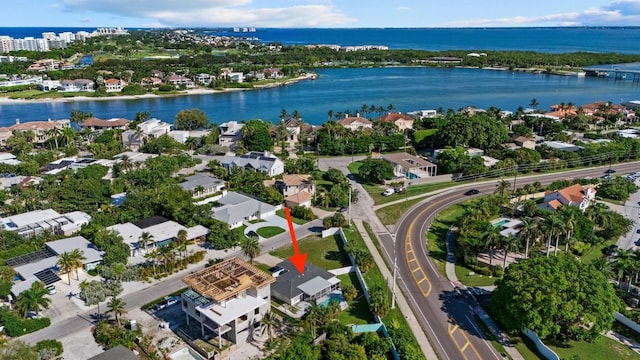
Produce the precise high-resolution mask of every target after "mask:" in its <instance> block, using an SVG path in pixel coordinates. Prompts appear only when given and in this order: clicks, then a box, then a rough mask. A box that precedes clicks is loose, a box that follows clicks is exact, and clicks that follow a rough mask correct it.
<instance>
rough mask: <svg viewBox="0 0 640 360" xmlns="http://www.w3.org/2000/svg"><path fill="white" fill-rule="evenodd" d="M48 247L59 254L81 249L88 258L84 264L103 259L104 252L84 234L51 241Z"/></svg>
mask: <svg viewBox="0 0 640 360" xmlns="http://www.w3.org/2000/svg"><path fill="white" fill-rule="evenodd" d="M46 245H47V247H48V248H49V249H51V251H53V252H54V253H56V254H57V255H60V254H62V253H65V252H72V251H73V250H75V249H78V250H80V252H81V253H82V255H83V256H84V257H85V258H86V259H84V260H82V263H83V264H90V263H94V262H97V261H101V260H102V257H103V255H104V253H103V252H102V251H100V250H98V248H97V247H96V246H95V245H93V244H92V243H90V242H89V240H87V239H85V238H84V237H82V236H74V237H70V238H66V239H60V240H55V241H50V242H48V243H47V244H46Z"/></svg>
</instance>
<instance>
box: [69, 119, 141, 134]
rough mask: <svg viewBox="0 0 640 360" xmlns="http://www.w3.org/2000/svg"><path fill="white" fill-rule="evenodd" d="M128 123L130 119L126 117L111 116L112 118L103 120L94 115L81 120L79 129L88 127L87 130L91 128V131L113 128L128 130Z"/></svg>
mask: <svg viewBox="0 0 640 360" xmlns="http://www.w3.org/2000/svg"><path fill="white" fill-rule="evenodd" d="M130 123H131V121H129V120H127V119H122V118H120V119H119V118H113V119H107V120H103V119H98V118H95V117H90V118H87V119H85V120H84V121H82V122H81V123H80V124H79V125H80V129H87V128H88V129H89V130H92V131H95V130H115V129H121V130H128V129H129V124H130Z"/></svg>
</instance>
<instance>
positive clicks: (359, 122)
mask: <svg viewBox="0 0 640 360" xmlns="http://www.w3.org/2000/svg"><path fill="white" fill-rule="evenodd" d="M336 122H337V123H338V124H340V125H342V126H343V127H346V128H347V129H349V130H352V131H355V130H359V129H372V128H373V123H372V122H371V121H369V120H367V119H365V118H363V117H360V114H358V115H357V116H350V117H345V118H344V119H340V120H338V121H336Z"/></svg>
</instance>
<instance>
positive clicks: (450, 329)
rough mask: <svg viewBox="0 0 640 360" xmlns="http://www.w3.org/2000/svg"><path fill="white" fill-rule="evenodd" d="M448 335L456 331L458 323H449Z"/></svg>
mask: <svg viewBox="0 0 640 360" xmlns="http://www.w3.org/2000/svg"><path fill="white" fill-rule="evenodd" d="M448 327H449V335H451V334H453V333H454V332H456V330H458V324H456V325H455V326H451V324H449V326H448Z"/></svg>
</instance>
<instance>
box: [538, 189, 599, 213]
mask: <svg viewBox="0 0 640 360" xmlns="http://www.w3.org/2000/svg"><path fill="white" fill-rule="evenodd" d="M595 197H596V189H595V188H593V187H591V186H582V185H580V184H574V185H571V186H569V187H566V188H564V189H560V190H556V191H548V192H547V193H546V194H545V195H544V203H542V204H540V205H538V207H539V208H541V209H544V210H549V211H556V210H558V208H559V207H560V206H562V205H567V206H577V207H578V208H580V210H582V211H585V210H586V209H587V208H588V207H589V205H590V204H591V202H592V201H594V199H595Z"/></svg>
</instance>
